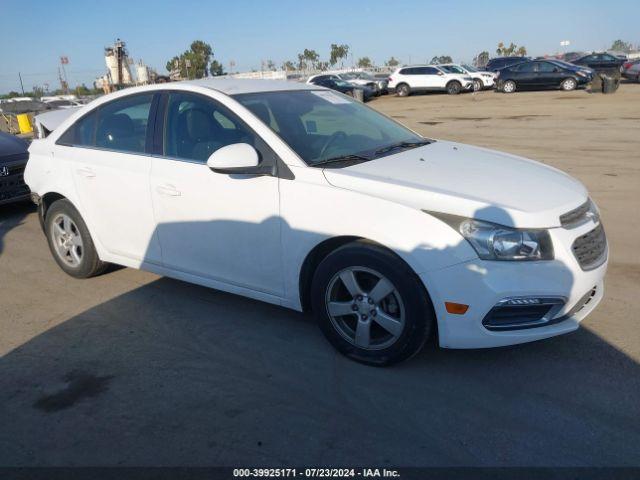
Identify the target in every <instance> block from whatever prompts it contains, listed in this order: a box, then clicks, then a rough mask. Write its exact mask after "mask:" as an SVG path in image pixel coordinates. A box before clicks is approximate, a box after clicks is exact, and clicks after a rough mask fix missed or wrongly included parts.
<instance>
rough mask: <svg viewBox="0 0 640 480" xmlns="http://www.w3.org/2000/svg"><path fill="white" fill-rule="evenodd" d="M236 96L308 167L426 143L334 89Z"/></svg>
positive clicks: (360, 159) (370, 157)
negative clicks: (333, 90)
mask: <svg viewBox="0 0 640 480" xmlns="http://www.w3.org/2000/svg"><path fill="white" fill-rule="evenodd" d="M234 98H235V99H236V100H237V101H239V102H240V103H241V104H242V105H244V106H245V107H246V108H248V109H249V110H251V112H253V113H254V114H255V115H256V116H257V117H258V118H260V119H261V120H262V121H263V122H264V123H265V124H266V125H267V126H269V127H270V128H271V129H272V130H273V131H274V132H275V133H277V134H278V135H279V136H280V137H281V138H282V139H283V140H284V141H285V142H286V143H288V144H289V146H290V147H291V148H292V149H293V150H294V151H295V152H296V153H297V154H298V155H299V156H300V157H301V158H302V159H303V160H304V161H305V162H306V163H307V164H308V165H310V166H314V165H319V164H321V163H323V162H327V161H334V160H337V161H336V162H335V163H332V164H331V165H330V166H332V167H339V166H345V165H347V164H353V163H358V162H363V161H368V160H373V159H374V158H379V157H382V156H384V155H389V154H391V153H397V152H396V151H394V148H395V147H396V146H397V147H403V148H404V147H406V148H411V147H414V146H419V145H422V144H424V143H427V141H425V139H424V138H422V137H420V136H418V135H416V134H415V133H413V132H412V131H410V130H408V129H407V128H405V127H403V126H402V125H400V124H398V123H396V122H394V121H393V120H391V119H389V118H387V117H385V116H384V115H381V114H379V113H378V112H376V111H375V110H373V109H371V108H369V107H367V106H365V105H363V104H362V103H360V102H357V101H355V100H352V99H350V98H348V97H345V96H344V95H341V94H339V93H336V92H332V91H327V90H299V91H283V92H261V93H245V94H239V95H234ZM339 162H342V163H339ZM323 166H324V165H323ZM327 166H329V164H328V163H327Z"/></svg>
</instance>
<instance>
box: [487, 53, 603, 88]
mask: <svg viewBox="0 0 640 480" xmlns="http://www.w3.org/2000/svg"><path fill="white" fill-rule="evenodd" d="M593 76H594V72H593V70H591V69H589V68H585V67H579V66H577V65H572V64H570V63H566V62H563V61H561V60H531V61H527V62H523V63H519V64H517V65H513V66H511V67H506V68H503V69H502V70H499V71H498V81H497V83H496V88H497V89H498V90H501V91H503V92H505V93H513V92H515V91H516V90H544V89H551V88H559V89H562V90H566V91H570V90H575V89H576V88H578V87H581V86H585V85H587V84H588V83H590V82H591V81H592V80H593Z"/></svg>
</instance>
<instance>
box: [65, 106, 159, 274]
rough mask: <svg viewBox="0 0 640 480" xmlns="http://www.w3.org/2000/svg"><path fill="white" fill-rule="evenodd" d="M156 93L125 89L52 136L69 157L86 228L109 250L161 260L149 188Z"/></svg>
mask: <svg viewBox="0 0 640 480" xmlns="http://www.w3.org/2000/svg"><path fill="white" fill-rule="evenodd" d="M156 101H157V97H156V96H155V95H154V94H153V93H141V94H135V95H128V96H126V97H122V98H119V99H116V100H113V101H111V102H108V103H106V104H104V105H102V106H100V107H98V108H96V109H94V110H92V111H91V112H90V113H89V114H87V115H85V116H84V117H82V118H81V119H79V120H78V121H77V122H76V123H75V124H74V125H73V126H72V127H71V128H70V129H69V130H67V131H66V132H65V133H64V134H63V135H62V136H61V137H60V139H59V140H58V141H57V146H56V156H57V157H60V158H63V159H65V160H67V161H68V162H69V165H70V167H71V173H72V176H73V179H74V184H75V187H76V191H77V193H78V198H79V202H80V205H79V207H80V210H81V213H82V214H83V218H84V220H85V222H86V223H87V225H88V226H89V229H90V231H91V234H92V235H94V236H95V237H96V238H97V240H99V241H100V243H101V244H102V245H103V246H104V248H105V249H106V250H107V251H108V252H109V253H112V254H114V255H118V256H122V257H126V258H128V259H132V260H136V261H140V262H143V261H148V262H152V263H159V262H160V248H159V243H158V240H157V236H156V235H155V232H154V228H155V223H154V217H153V208H152V205H151V196H150V194H149V172H150V170H151V157H150V156H149V154H148V153H147V152H148V150H147V149H148V145H150V141H151V128H150V127H151V122H150V118H152V116H153V113H154V112H153V109H154V108H155V105H156Z"/></svg>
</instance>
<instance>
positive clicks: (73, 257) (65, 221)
mask: <svg viewBox="0 0 640 480" xmlns="http://www.w3.org/2000/svg"><path fill="white" fill-rule="evenodd" d="M51 237H52V238H51V240H52V243H53V245H54V247H55V252H56V254H57V255H58V256H59V257H60V258H61V259H62V261H64V262H65V263H66V264H67V265H69V266H71V267H78V266H80V263H82V256H83V254H84V244H83V241H82V236H81V235H80V230H79V229H78V227H77V225H76V224H75V223H74V222H73V220H71V217H69V216H68V215H66V214H64V213H59V214H58V215H56V216H55V218H54V219H53V222H52V228H51Z"/></svg>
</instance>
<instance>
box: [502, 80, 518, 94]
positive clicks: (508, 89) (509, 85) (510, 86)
mask: <svg viewBox="0 0 640 480" xmlns="http://www.w3.org/2000/svg"><path fill="white" fill-rule="evenodd" d="M502 91H503V92H504V93H513V92H515V91H516V82H514V81H513V80H507V81H506V82H504V83H503V84H502Z"/></svg>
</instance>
